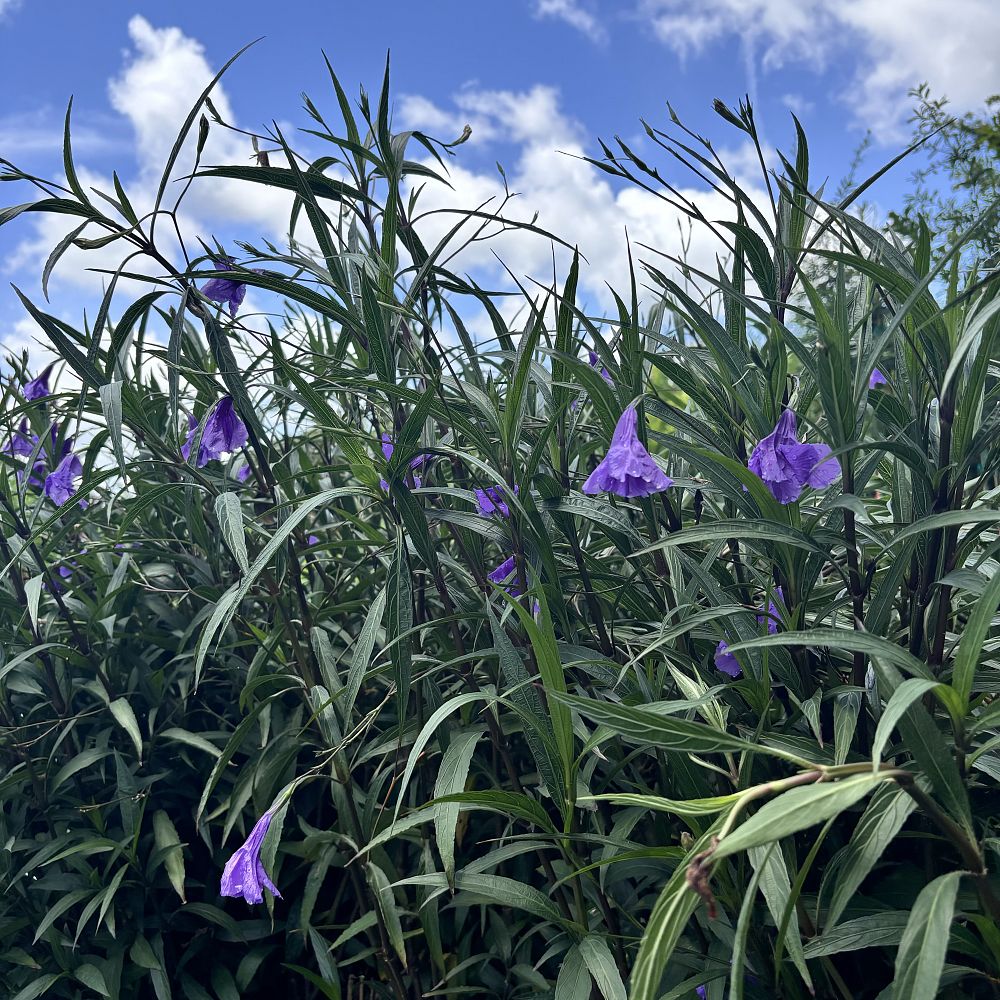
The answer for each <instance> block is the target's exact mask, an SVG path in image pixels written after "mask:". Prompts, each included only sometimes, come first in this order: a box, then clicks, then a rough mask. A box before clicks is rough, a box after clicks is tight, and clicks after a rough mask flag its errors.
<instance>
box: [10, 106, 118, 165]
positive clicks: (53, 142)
mask: <svg viewBox="0 0 1000 1000" xmlns="http://www.w3.org/2000/svg"><path fill="white" fill-rule="evenodd" d="M62 144H63V122H62V118H60V119H59V120H58V121H56V119H55V115H54V114H53V113H52V112H51V111H50V110H49V109H48V108H36V109H35V110H33V111H27V112H20V113H16V114H9V115H4V116H3V117H2V118H0V150H3V156H4V159H7V160H14V161H16V160H17V159H18V158H20V157H25V156H37V155H39V154H49V155H51V156H52V157H54V158H55V157H61V155H62ZM127 148H128V147H127V146H126V145H125V144H123V143H122V141H121V139H120V137H118V136H117V135H116V134H115V131H114V126H113V123H110V122H102V121H96V122H95V121H94V120H88V121H85V122H75V123H74V126H73V152H74V155H80V154H83V155H88V154H92V153H107V152H109V151H112V150H123V149H127Z"/></svg>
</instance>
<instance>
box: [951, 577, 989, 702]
mask: <svg viewBox="0 0 1000 1000" xmlns="http://www.w3.org/2000/svg"><path fill="white" fill-rule="evenodd" d="M997 605H1000V572H998V573H995V574H994V575H993V578H992V579H991V580H990V582H989V583H988V584H987V585H986V589H985V590H984V591H983V593H982V595H981V596H980V598H979V599H978V600H977V601H976V603H975V605H974V606H973V609H972V613H971V614H970V615H969V618H968V621H967V622H966V623H965V627H964V628H963V629H962V633H961V636H960V638H959V640H958V653H957V654H956V655H955V667H954V671H953V673H952V681H951V686H952V687H953V688H954V689H955V692H956V693H957V694H958V697H959V699H960V701H961V705H962V709H961V710H962V714H963V715H965V714H967V713H968V711H969V695H970V694H971V693H972V681H973V678H974V677H975V675H976V666H977V664H978V663H979V657H980V655H981V653H982V649H983V642H984V640H985V639H986V637H987V636H988V635H989V631H990V625H991V624H992V622H993V616H994V615H995V614H996V610H997Z"/></svg>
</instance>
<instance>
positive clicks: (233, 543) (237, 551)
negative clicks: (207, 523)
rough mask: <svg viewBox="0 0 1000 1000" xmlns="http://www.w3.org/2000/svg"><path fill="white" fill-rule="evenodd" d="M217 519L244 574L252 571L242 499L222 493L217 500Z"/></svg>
mask: <svg viewBox="0 0 1000 1000" xmlns="http://www.w3.org/2000/svg"><path fill="white" fill-rule="evenodd" d="M215 517H216V520H217V521H218V522H219V527H220V529H221V530H222V537H223V539H224V540H225V542H226V545H227V547H228V548H229V551H230V552H232V554H233V556H234V558H235V559H236V562H237V563H239V566H240V569H241V570H243V572H244V573H246V572H248V571H249V569H250V558H249V556H248V555H247V538H246V532H245V531H244V528H243V511H242V509H241V507H240V498H239V496H238V495H237V494H235V493H220V494H219V495H218V496H217V497H216V498H215Z"/></svg>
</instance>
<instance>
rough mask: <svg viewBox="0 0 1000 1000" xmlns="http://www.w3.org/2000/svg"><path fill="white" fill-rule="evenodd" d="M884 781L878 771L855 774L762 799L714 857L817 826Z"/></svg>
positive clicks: (725, 840) (766, 842) (725, 839)
mask: <svg viewBox="0 0 1000 1000" xmlns="http://www.w3.org/2000/svg"><path fill="white" fill-rule="evenodd" d="M885 780H886V778H885V777H883V776H882V775H880V774H856V775H853V776H852V777H850V778H844V779H843V780H842V781H825V782H817V783H814V784H811V785H802V786H800V787H798V788H790V789H789V790H788V791H787V792H783V793H782V794H781V795H779V796H777V797H776V798H774V799H771V801H770V802H765V803H764V805H762V806H761V807H760V809H759V810H758V811H757V812H756V813H754V815H753V816H751V817H750V819H748V820H747V821H746V822H745V823H742V824H741V825H740V826H738V827H737V828H736V829H735V830H733V832H732V833H730V834H728V835H727V836H726V837H724V838H723V839H722V840H721V841H720V842H719V846H718V847H717V848H716V851H715V854H714V857H716V858H719V859H721V858H725V857H728V856H729V855H730V854H736V853H737V852H739V851H746V850H748V849H749V848H751V847H757V846H759V845H760V844H769V843H771V841H774V840H782V839H783V838H785V837H790V836H791V835H792V834H793V833H798V832H799V830H807V829H808V828H809V827H811V826H816V824H817V823H822V822H824V821H825V820H828V819H830V818H831V817H833V816H836V815H838V814H839V813H842V812H843V811H844V810H845V809H849V808H850V807H851V806H853V805H854V803H855V802H858V801H859V800H860V799H862V798H864V797H865V796H866V795H867V794H868V793H869V792H870V791H872V790H873V789H874V788H875V787H876V786H877V785H879V784H881V783H882V782H883V781H885Z"/></svg>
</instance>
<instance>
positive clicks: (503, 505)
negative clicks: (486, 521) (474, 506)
mask: <svg viewBox="0 0 1000 1000" xmlns="http://www.w3.org/2000/svg"><path fill="white" fill-rule="evenodd" d="M509 490H510V487H509V486H487V487H486V489H484V490H481V489H478V488H477V489H476V499H477V500H478V501H479V513H480V514H482V516H483V517H489V516H490V514H499V515H500V516H501V517H510V507H509V506H508V505H507V501H506V500H505V499H504V493H505V492H507V491H509ZM514 495H515V496H517V487H516V486H515V487H514Z"/></svg>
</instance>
